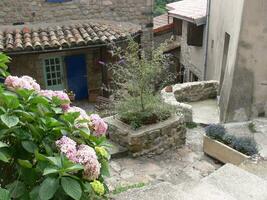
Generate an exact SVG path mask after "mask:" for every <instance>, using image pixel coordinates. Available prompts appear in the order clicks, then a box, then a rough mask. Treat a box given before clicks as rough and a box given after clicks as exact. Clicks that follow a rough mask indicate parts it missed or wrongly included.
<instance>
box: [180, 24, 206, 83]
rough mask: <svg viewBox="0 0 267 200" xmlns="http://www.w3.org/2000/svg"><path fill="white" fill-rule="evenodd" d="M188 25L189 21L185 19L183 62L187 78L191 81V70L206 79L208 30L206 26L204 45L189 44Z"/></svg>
mask: <svg viewBox="0 0 267 200" xmlns="http://www.w3.org/2000/svg"><path fill="white" fill-rule="evenodd" d="M187 27H188V22H186V21H183V26H182V37H181V56H180V60H181V64H182V65H183V66H184V67H185V79H186V80H187V81H189V71H191V72H193V73H194V74H195V75H196V76H197V77H198V78H199V80H204V65H205V49H206V31H207V28H206V26H205V28H204V33H203V37H204V38H203V45H202V47H196V46H189V45H188V44H187V36H188V33H187Z"/></svg>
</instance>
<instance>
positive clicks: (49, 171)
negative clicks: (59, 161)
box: [43, 167, 59, 176]
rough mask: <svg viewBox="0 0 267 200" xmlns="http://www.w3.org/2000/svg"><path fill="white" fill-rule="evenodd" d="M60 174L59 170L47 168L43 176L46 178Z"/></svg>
mask: <svg viewBox="0 0 267 200" xmlns="http://www.w3.org/2000/svg"><path fill="white" fill-rule="evenodd" d="M58 172H59V170H58V169H57V168H52V167H47V168H45V169H44V173H43V175H44V176H46V175H49V174H56V173H58Z"/></svg>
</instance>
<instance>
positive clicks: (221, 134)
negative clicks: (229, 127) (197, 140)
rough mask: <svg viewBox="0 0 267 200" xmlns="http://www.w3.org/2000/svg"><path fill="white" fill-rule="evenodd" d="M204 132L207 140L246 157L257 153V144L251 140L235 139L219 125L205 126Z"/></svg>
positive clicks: (247, 138)
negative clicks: (218, 143)
mask: <svg viewBox="0 0 267 200" xmlns="http://www.w3.org/2000/svg"><path fill="white" fill-rule="evenodd" d="M205 132H206V135H207V136H208V137H209V138H211V139H213V140H217V141H219V142H221V143H223V144H226V145H227V146H229V147H231V148H233V149H235V150H237V151H239V152H240V153H243V154H245V155H247V156H252V155H254V154H257V153H258V149H257V144H256V142H255V140H254V139H253V138H249V137H235V136H234V135H230V134H227V133H226V130H225V128H224V127H223V126H222V125H220V124H211V125H209V126H207V127H206V128H205Z"/></svg>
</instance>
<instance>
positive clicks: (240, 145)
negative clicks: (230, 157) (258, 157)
mask: <svg viewBox="0 0 267 200" xmlns="http://www.w3.org/2000/svg"><path fill="white" fill-rule="evenodd" d="M233 147H234V149H236V150H237V151H239V152H241V153H243V154H246V155H248V156H252V155H254V154H257V153H258V148H257V144H256V142H255V140H254V139H253V138H250V137H240V138H238V139H236V140H235V142H234V144H233Z"/></svg>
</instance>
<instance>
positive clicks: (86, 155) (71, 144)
mask: <svg viewBox="0 0 267 200" xmlns="http://www.w3.org/2000/svg"><path fill="white" fill-rule="evenodd" d="M56 145H57V147H58V148H59V150H60V151H61V152H62V153H64V154H65V155H66V157H67V158H68V159H69V160H71V161H73V162H75V163H79V164H81V165H83V166H84V173H83V176H84V178H85V179H87V180H95V179H97V178H98V177H99V175H100V168H101V164H100V163H99V161H98V159H97V155H96V152H95V150H94V149H93V148H92V147H90V146H88V145H84V144H82V145H80V146H79V147H78V149H77V148H76V146H77V144H76V142H75V141H73V140H72V139H70V138H68V137H66V136H63V137H62V138H61V139H59V140H57V141H56Z"/></svg>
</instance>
